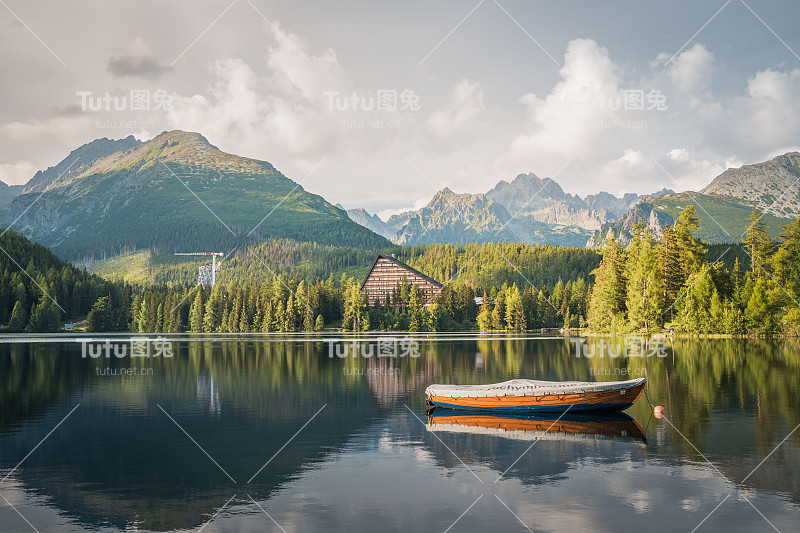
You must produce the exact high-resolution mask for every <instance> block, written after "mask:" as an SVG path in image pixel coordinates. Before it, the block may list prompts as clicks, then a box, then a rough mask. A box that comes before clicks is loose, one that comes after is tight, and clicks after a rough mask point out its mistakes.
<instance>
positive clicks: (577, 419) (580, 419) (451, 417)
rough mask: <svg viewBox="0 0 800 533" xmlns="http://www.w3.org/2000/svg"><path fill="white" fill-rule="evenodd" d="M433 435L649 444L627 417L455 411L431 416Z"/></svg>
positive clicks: (435, 411) (621, 414)
mask: <svg viewBox="0 0 800 533" xmlns="http://www.w3.org/2000/svg"><path fill="white" fill-rule="evenodd" d="M428 430H429V431H451V432H452V431H457V432H461V433H476V434H495V435H497V436H501V437H507V438H512V439H520V440H528V439H539V438H540V437H541V434H542V433H549V434H553V435H559V434H561V435H564V436H578V437H581V436H597V437H608V438H623V439H631V440H637V441H641V442H647V438H646V437H645V434H644V432H643V431H642V428H641V427H640V426H639V424H637V423H636V421H635V420H634V419H633V418H631V417H630V416H628V415H626V414H624V413H588V414H573V413H572V412H571V411H570V412H569V413H567V414H564V415H561V416H558V417H556V415H555V414H553V413H550V414H544V415H535V414H527V415H520V414H512V413H501V414H496V413H487V412H479V413H468V412H454V411H452V410H443V411H439V410H438V409H432V410H430V411H429V412H428Z"/></svg>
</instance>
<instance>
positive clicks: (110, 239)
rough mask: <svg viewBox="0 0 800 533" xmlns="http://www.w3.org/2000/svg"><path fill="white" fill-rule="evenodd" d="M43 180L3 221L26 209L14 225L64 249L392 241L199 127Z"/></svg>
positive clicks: (98, 253) (76, 253) (88, 251)
mask: <svg viewBox="0 0 800 533" xmlns="http://www.w3.org/2000/svg"><path fill="white" fill-rule="evenodd" d="M49 187H50V188H49V189H48V190H47V191H46V192H45V193H44V194H43V195H42V196H41V198H40V199H39V200H38V201H37V200H36V199H37V197H38V196H39V194H40V193H38V192H35V193H30V194H24V195H22V196H19V197H17V198H16V199H15V200H14V201H13V202H12V203H11V205H10V207H9V211H8V214H7V222H10V221H13V220H14V219H16V217H17V216H20V215H22V216H21V217H20V219H19V221H18V222H17V223H16V224H15V225H14V229H15V230H17V231H19V232H21V233H22V234H24V235H25V236H27V237H29V238H30V239H31V240H33V241H36V242H40V243H42V244H44V245H45V246H48V247H50V248H51V249H52V250H53V251H54V252H56V253H57V254H59V255H60V256H62V257H65V258H69V259H85V258H101V257H106V256H114V255H119V254H120V253H124V252H126V251H132V250H142V249H149V250H153V251H156V252H159V253H165V252H173V251H229V250H231V249H233V248H234V247H236V246H241V245H243V244H246V243H252V242H257V241H259V240H263V239H267V238H291V239H295V240H298V241H314V242H318V243H321V244H347V245H348V246H353V247H358V248H378V247H383V246H387V245H389V242H388V241H386V239H384V238H383V237H381V236H379V235H377V234H375V233H374V232H372V231H370V230H368V229H367V228H364V227H362V226H360V225H358V224H356V223H355V222H353V221H351V220H350V219H349V218H348V216H347V214H346V213H345V212H344V211H343V210H341V209H339V208H337V207H335V206H334V205H332V204H330V203H328V202H327V201H326V200H325V199H324V198H322V197H321V196H319V195H316V194H311V193H309V192H308V191H306V190H305V189H303V187H301V186H300V185H299V184H297V183H295V182H293V181H292V180H290V179H289V178H287V177H286V176H284V175H283V174H281V173H280V172H279V171H278V170H276V169H275V167H273V166H272V165H271V164H270V163H267V162H265V161H258V160H254V159H249V158H245V157H240V156H236V155H233V154H228V153H225V152H222V151H220V150H219V149H217V148H216V147H214V146H213V145H211V144H210V143H209V142H208V141H207V140H206V139H205V138H204V137H203V136H201V135H199V134H197V133H188V132H182V131H171V132H164V133H162V134H160V135H158V136H157V137H155V138H153V139H152V140H150V141H148V142H145V143H142V144H139V145H137V146H133V147H129V148H127V149H125V150H122V151H117V152H114V153H112V154H110V155H107V156H105V157H101V158H99V159H97V160H95V161H93V162H92V164H91V165H89V167H88V168H85V169H83V171H82V172H80V173H72V174H68V175H64V176H62V178H61V179H60V180H58V181H57V182H53V183H51V184H50V185H49ZM34 202H35V204H34ZM26 209H27V211H26ZM23 213H24V214H23ZM265 217H266V218H265ZM262 220H263V222H262ZM254 228H255V229H254Z"/></svg>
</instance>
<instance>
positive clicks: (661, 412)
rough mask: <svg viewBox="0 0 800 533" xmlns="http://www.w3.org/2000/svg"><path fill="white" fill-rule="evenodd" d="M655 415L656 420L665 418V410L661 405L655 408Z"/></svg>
mask: <svg viewBox="0 0 800 533" xmlns="http://www.w3.org/2000/svg"><path fill="white" fill-rule="evenodd" d="M653 414H654V415H655V417H656V418H664V408H663V407H661V406H660V405H656V406H655V407H654V408H653Z"/></svg>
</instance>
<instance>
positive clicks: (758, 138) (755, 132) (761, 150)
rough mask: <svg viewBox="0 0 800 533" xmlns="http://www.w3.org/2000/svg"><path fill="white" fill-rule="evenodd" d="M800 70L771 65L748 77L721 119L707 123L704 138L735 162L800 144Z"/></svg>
mask: <svg viewBox="0 0 800 533" xmlns="http://www.w3.org/2000/svg"><path fill="white" fill-rule="evenodd" d="M798 94H800V70H798V69H795V70H791V71H780V70H772V69H767V70H763V71H759V72H757V73H756V74H755V75H754V76H752V77H750V78H749V79H748V81H747V89H746V92H745V94H744V95H743V96H740V97H736V98H733V99H731V100H730V101H729V102H727V103H726V105H725V113H724V115H723V116H721V117H719V118H718V120H715V121H712V122H710V123H707V124H704V127H703V130H702V131H703V139H704V142H705V144H706V145H707V146H709V147H710V148H712V149H714V150H715V151H717V152H718V153H720V154H723V155H724V157H725V158H726V159H728V160H731V161H732V162H733V163H741V162H743V161H745V162H748V163H753V162H757V161H760V160H764V159H767V158H770V157H774V156H776V155H779V154H783V153H785V152H788V151H792V150H797V149H798V146H800V140H799V139H800V121H798V116H800V99H798V97H797V95H798Z"/></svg>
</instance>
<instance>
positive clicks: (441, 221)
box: [347, 173, 673, 247]
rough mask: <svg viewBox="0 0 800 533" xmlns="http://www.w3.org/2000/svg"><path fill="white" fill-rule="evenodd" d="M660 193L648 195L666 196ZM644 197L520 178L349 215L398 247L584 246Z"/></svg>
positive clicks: (352, 210)
mask: <svg viewBox="0 0 800 533" xmlns="http://www.w3.org/2000/svg"><path fill="white" fill-rule="evenodd" d="M672 192H673V191H671V190H669V189H664V190H662V191H659V192H657V193H654V194H653V195H651V196H654V197H655V196H659V195H662V194H669V193H672ZM641 198H642V197H640V196H639V195H638V194H634V193H628V194H625V195H623V196H622V197H621V198H619V197H616V196H614V195H612V194H610V193H607V192H600V193H598V194H592V195H589V196H586V197H585V198H581V197H579V196H577V195H573V194H569V193H565V192H564V190H563V189H562V188H561V186H560V185H559V184H558V183H557V182H555V181H554V180H552V179H550V178H545V179H541V178H539V177H538V176H536V175H535V174H533V173H529V174H519V175H518V176H517V177H516V178H514V180H512V181H511V182H508V181H504V180H501V181H500V182H498V183H497V185H495V187H493V188H492V189H491V190H489V191H488V192H486V193H478V194H470V193H460V194H457V193H454V192H453V191H451V190H450V189H448V188H445V189H442V190H441V191H439V192H437V193H436V194H435V195H434V197H433V198H432V199H431V201H430V202H429V203H428V205H426V206H425V207H423V208H421V209H418V210H416V211H406V212H403V213H400V214H398V215H393V216H392V217H390V218H389V219H388V220H387V221H385V222H384V221H383V220H381V219H380V217H378V216H377V215H370V214H369V213H368V212H366V211H365V210H364V209H350V210H348V211H347V214H348V216H350V218H351V219H352V220H354V221H355V222H358V223H359V224H361V225H363V226H365V227H367V228H369V229H371V230H372V231H375V232H376V233H379V234H381V235H383V236H384V237H386V238H387V239H389V240H391V241H392V242H394V243H396V244H402V245H415V244H430V243H439V242H453V243H464V242H490V241H491V242H497V241H510V240H513V241H521V242H529V243H540V244H544V243H548V244H559V245H564V246H579V247H583V246H585V245H586V243H587V241H589V240H591V238H592V237H593V235H594V233H595V232H596V231H598V230H600V229H601V228H603V227H604V225H606V224H609V223H612V222H614V221H616V220H618V219H620V217H622V216H623V215H624V214H625V213H626V212H628V211H629V210H630V209H631V208H632V207H633V206H634V205H635V204H636V203H637V202H638V201H639V200H640V199H641Z"/></svg>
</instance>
